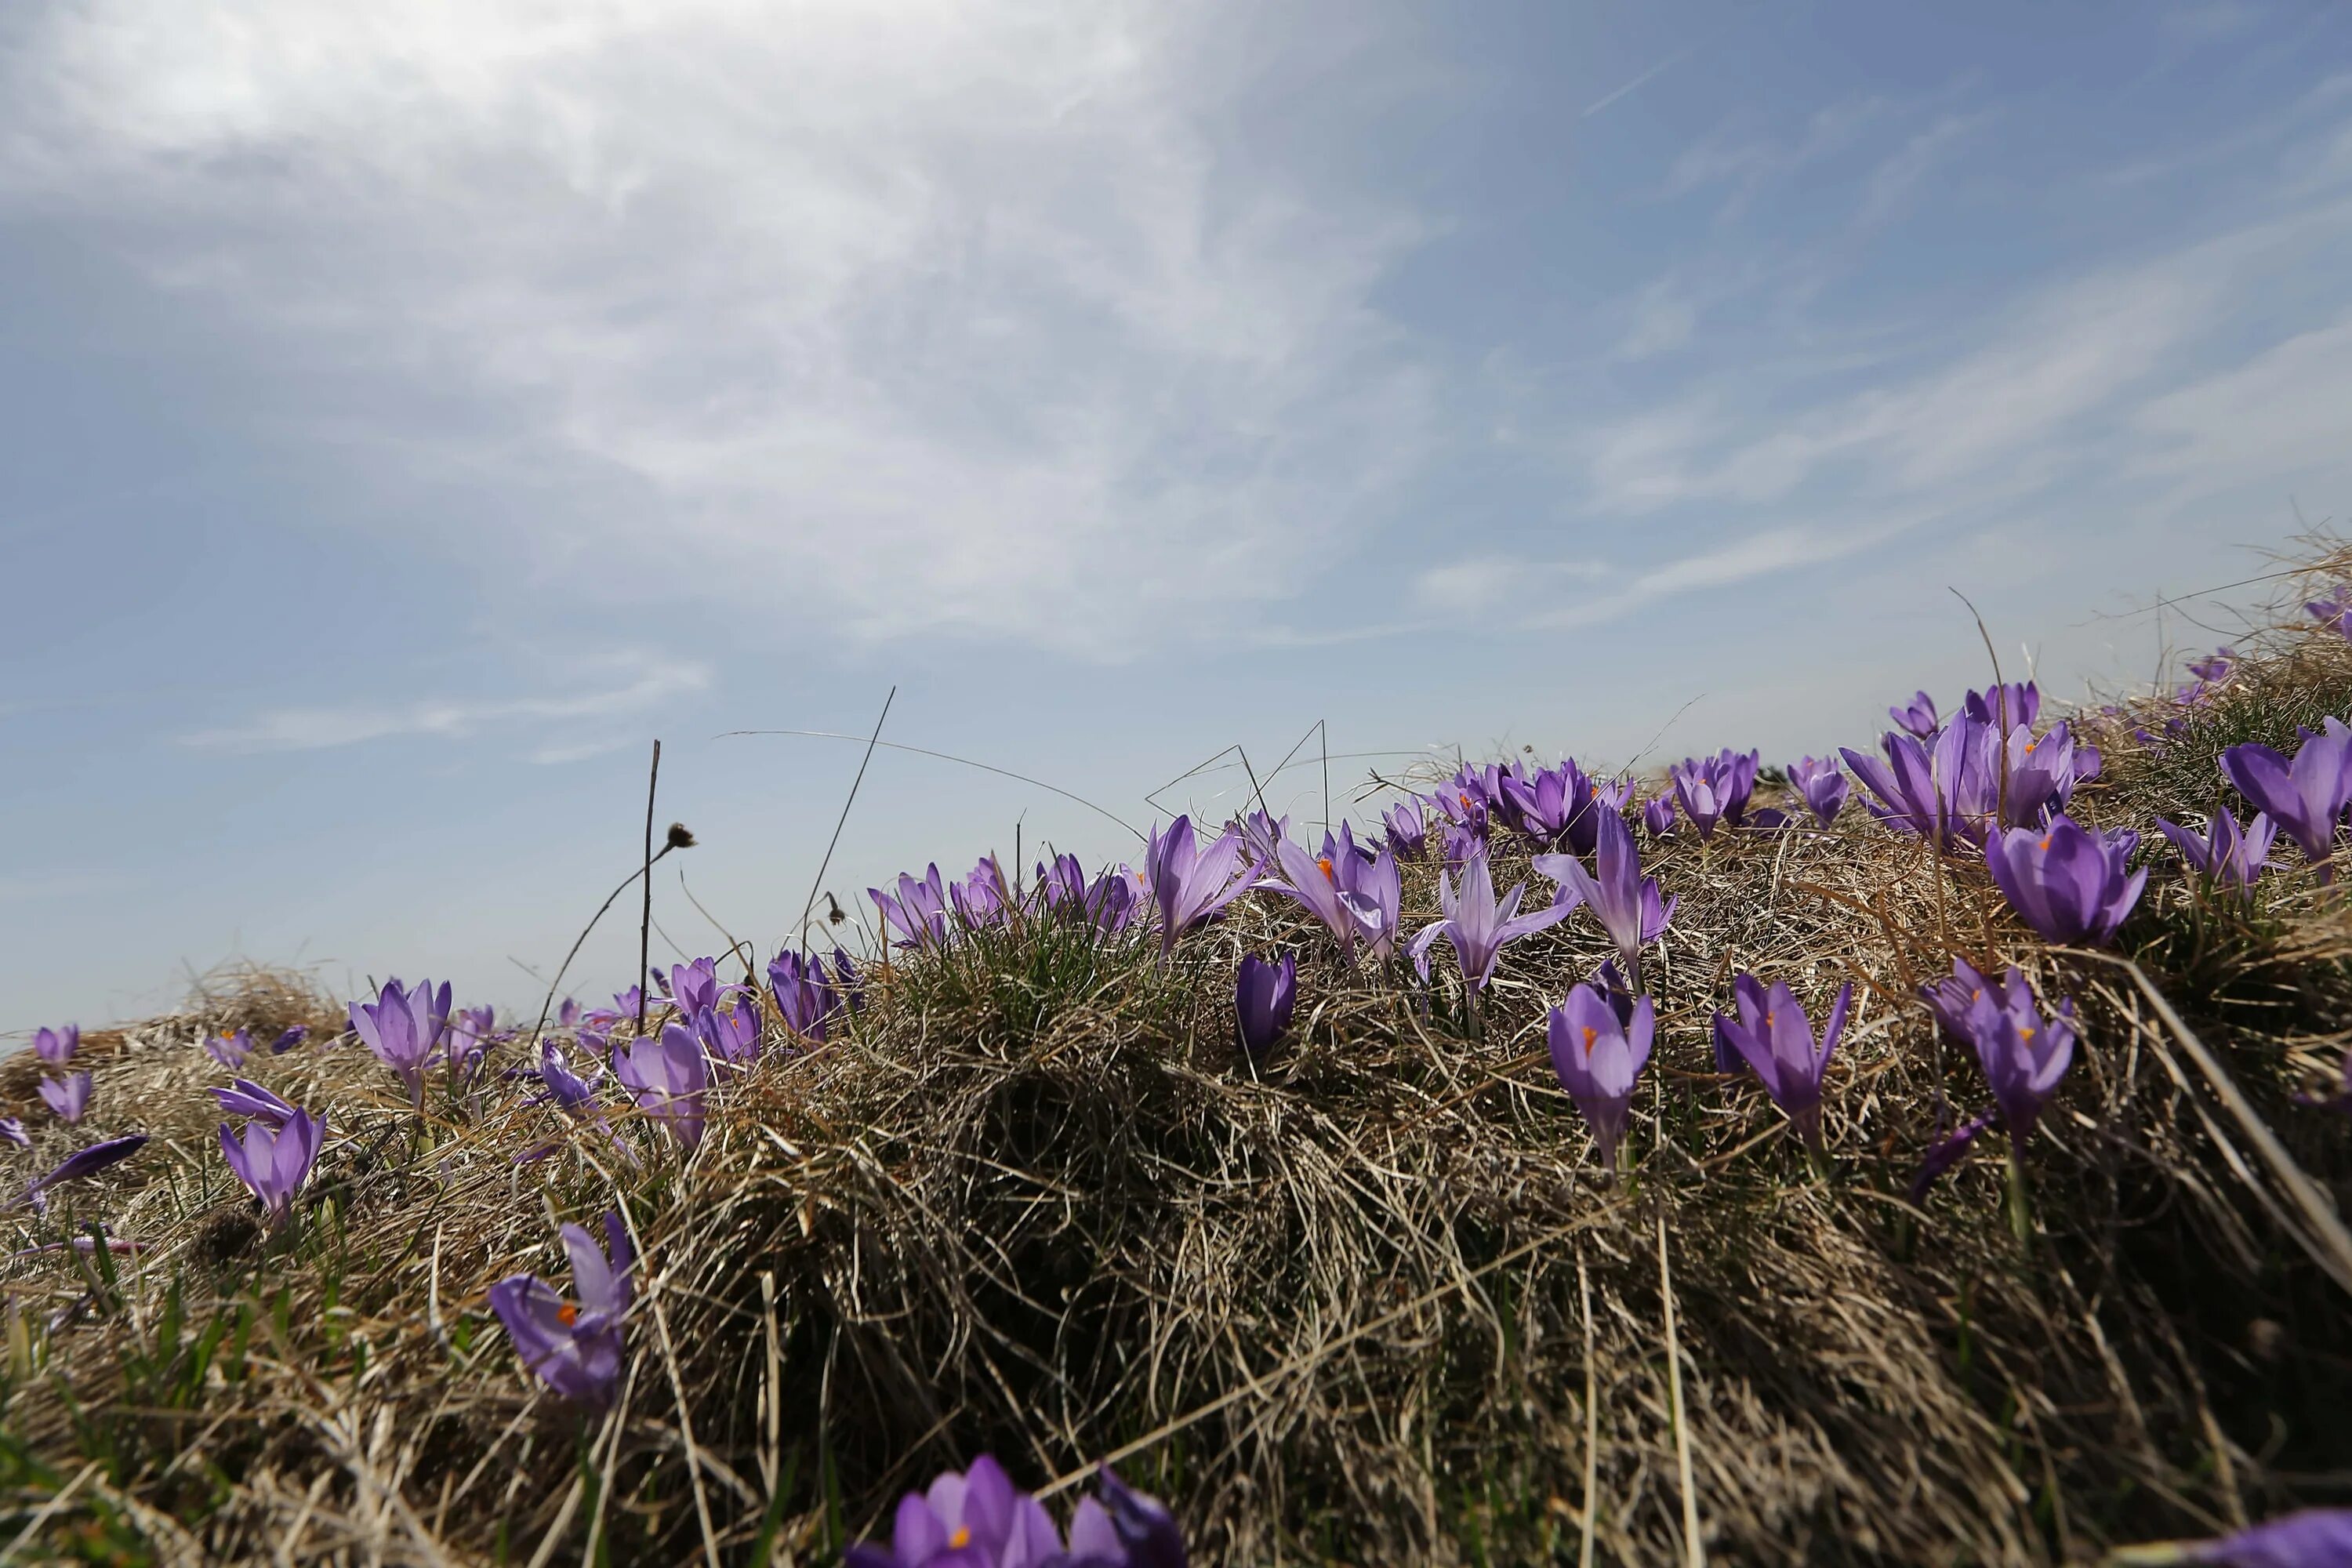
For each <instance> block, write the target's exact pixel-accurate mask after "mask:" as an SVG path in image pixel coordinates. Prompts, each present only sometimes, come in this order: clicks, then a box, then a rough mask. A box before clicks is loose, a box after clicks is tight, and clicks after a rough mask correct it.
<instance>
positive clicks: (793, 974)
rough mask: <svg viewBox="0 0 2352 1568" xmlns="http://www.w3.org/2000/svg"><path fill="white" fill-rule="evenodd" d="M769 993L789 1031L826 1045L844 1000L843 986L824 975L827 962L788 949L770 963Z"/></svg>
mask: <svg viewBox="0 0 2352 1568" xmlns="http://www.w3.org/2000/svg"><path fill="white" fill-rule="evenodd" d="M768 991H769V994H771V995H772V996H774V997H775V999H776V1012H777V1013H778V1015H779V1016H782V1019H783V1020H784V1026H785V1027H786V1028H788V1029H790V1030H792V1032H793V1034H795V1035H798V1036H799V1037H801V1038H803V1039H804V1040H809V1041H813V1042H815V1043H817V1044H820V1045H821V1044H823V1043H824V1037H825V1034H826V1032H827V1031H828V1030H829V1029H830V1028H831V1027H832V1025H833V1016H834V1014H835V1013H836V1012H837V1011H839V1010H840V1007H841V997H842V990H841V987H840V986H839V985H837V984H836V983H835V979H834V978H833V977H832V976H829V975H827V974H826V973H825V972H824V960H823V959H821V958H812V957H810V956H809V955H807V954H806V953H801V952H793V950H792V949H790V948H786V949H784V951H782V952H779V953H778V954H776V956H775V957H774V958H772V959H771V960H770V961H769V963H768Z"/></svg>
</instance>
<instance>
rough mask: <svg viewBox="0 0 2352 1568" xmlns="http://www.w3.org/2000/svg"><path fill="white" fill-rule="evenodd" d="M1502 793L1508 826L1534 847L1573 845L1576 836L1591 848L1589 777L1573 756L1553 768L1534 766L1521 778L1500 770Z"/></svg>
mask: <svg viewBox="0 0 2352 1568" xmlns="http://www.w3.org/2000/svg"><path fill="white" fill-rule="evenodd" d="M1499 783H1500V788H1501V790H1502V794H1503V797H1504V798H1505V799H1506V800H1507V801H1509V802H1510V803H1511V815H1512V816H1513V817H1514V819H1515V820H1514V821H1513V823H1512V826H1514V827H1516V828H1517V829H1518V830H1519V831H1520V832H1521V833H1524V834H1525V835H1527V837H1528V838H1529V839H1530V840H1532V841H1533V842H1534V844H1535V847H1537V848H1538V849H1557V848H1559V847H1561V846H1562V845H1563V844H1567V845H1569V846H1570V847H1574V845H1575V841H1576V840H1577V839H1579V838H1582V839H1583V840H1585V847H1586V848H1587V849H1588V850H1589V849H1590V848H1591V837H1592V832H1593V825H1592V824H1591V822H1590V821H1588V820H1586V819H1587V818H1589V817H1590V816H1591V815H1592V812H1593V809H1594V807H1593V804H1592V780H1591V778H1589V777H1587V776H1586V774H1585V772H1584V770H1583V769H1582V768H1580V767H1578V766H1577V765H1576V762H1575V760H1574V759H1573V758H1568V757H1563V758H1561V759H1560V764H1559V766H1558V767H1556V768H1538V769H1537V770H1536V772H1535V773H1531V774H1529V775H1528V776H1527V777H1525V778H1521V777H1519V776H1517V774H1504V775H1502V777H1501V779H1500V781H1499Z"/></svg>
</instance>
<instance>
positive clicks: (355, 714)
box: [182, 655, 710, 763]
mask: <svg viewBox="0 0 2352 1568" xmlns="http://www.w3.org/2000/svg"><path fill="white" fill-rule="evenodd" d="M595 662H597V663H600V664H604V665H605V666H607V667H610V668H614V672H615V673H618V674H624V675H626V676H627V677H628V679H624V680H621V681H620V682H619V683H617V684H614V683H611V682H610V681H608V682H607V683H605V684H603V685H598V686H593V687H590V688H587V689H582V690H575V691H569V692H562V693H555V694H549V695H541V696H534V697H506V698H421V699H418V700H415V701H411V702H401V703H390V704H379V703H355V704H351V705H347V706H342V707H332V708H326V707H313V708H280V709H275V710H270V711H268V712H266V713H263V714H260V715H259V716H257V718H255V719H253V720H251V721H247V722H246V723H243V724H236V725H231V726H228V727H226V728H223V729H217V730H205V731H198V732H196V733H194V734H191V735H186V736H183V737H182V744H184V745H189V746H194V747H199V748H203V749H205V750H214V751H231V752H307V751H319V750H322V749H325V748H328V747H331V746H352V745H359V744H362V743H363V742H369V741H380V740H385V739H388V738H390V737H393V736H396V735H424V736H430V737H434V738H436V739H441V740H459V739H463V738H465V737H467V736H469V735H473V734H476V733H478V732H479V731H483V730H485V729H492V728H495V729H498V730H500V731H508V730H512V729H515V728H518V727H523V726H541V727H558V728H563V729H566V730H577V729H578V728H579V727H580V726H581V725H583V723H586V724H591V725H592V727H593V721H597V720H604V719H616V718H620V717H623V716H625V715H627V714H633V713H641V712H645V711H646V710H651V709H653V708H656V707H658V706H660V705H661V704H663V703H666V702H670V701H673V700H677V699H679V698H682V697H688V696H691V695H693V694H694V693H696V692H698V691H701V690H703V689H706V688H707V687H709V684H710V672H709V670H708V669H707V668H704V667H703V666H701V665H699V664H694V663H690V662H687V661H684V660H677V659H667V658H654V657H642V656H631V655H618V656H612V657H610V658H601V659H599V660H597V661H595ZM620 743H621V742H620V741H616V740H614V739H613V738H612V737H610V736H609V735H606V734H604V733H602V732H601V731H600V732H599V733H597V734H595V735H593V736H592V737H587V738H581V739H574V740H568V741H560V742H550V743H549V744H547V745H545V746H543V747H541V748H540V749H539V750H538V751H536V752H533V753H532V759H531V760H533V761H534V762H547V763H555V762H572V761H577V760H579V759H581V758H583V757H590V756H595V755H597V754H599V753H601V752H605V751H609V750H611V749H612V747H613V746H614V745H617V744H620Z"/></svg>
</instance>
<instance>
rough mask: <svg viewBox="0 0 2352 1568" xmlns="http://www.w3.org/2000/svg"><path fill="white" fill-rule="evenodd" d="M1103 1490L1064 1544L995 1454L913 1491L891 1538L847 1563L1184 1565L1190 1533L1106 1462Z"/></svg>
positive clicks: (859, 1549) (925, 1567)
mask: <svg viewBox="0 0 2352 1568" xmlns="http://www.w3.org/2000/svg"><path fill="white" fill-rule="evenodd" d="M1097 1489H1098V1493H1099V1495H1098V1497H1091V1498H1086V1499H1083V1500H1080V1502H1079V1503H1078V1506H1077V1508H1076V1510H1075V1511H1074V1512H1073V1514H1072V1515H1071V1518H1070V1533H1069V1538H1068V1540H1067V1542H1065V1541H1064V1539H1063V1536H1062V1532H1061V1531H1060V1530H1058V1529H1057V1528H1055V1524H1054V1521H1053V1516H1052V1515H1050V1514H1048V1513H1047V1512H1046V1511H1045V1505H1044V1504H1043V1503H1041V1502H1039V1501H1038V1500H1036V1499H1035V1498H1034V1497H1031V1496H1029V1495H1028V1494H1027V1493H1025V1492H1024V1491H1022V1490H1020V1489H1018V1488H1016V1487H1014V1486H1013V1481H1012V1479H1011V1478H1010V1477H1008V1476H1007V1475H1006V1474H1005V1473H1004V1467H1003V1466H1002V1465H1000V1464H998V1463H997V1462H996V1460H995V1459H994V1458H991V1457H990V1456H988V1455H985V1454H983V1455H982V1456H981V1457H980V1458H977V1459H974V1460H973V1461H972V1462H971V1468H970V1469H968V1470H963V1471H961V1472H959V1471H955V1470H949V1471H947V1472H945V1473H944V1474H942V1475H940V1477H939V1479H936V1480H934V1481H932V1482H931V1484H930V1486H929V1488H928V1489H925V1490H922V1491H919V1492H908V1494H907V1495H906V1496H905V1497H904V1498H902V1499H900V1500H899V1502H898V1511H897V1512H896V1513H895V1514H893V1515H892V1516H891V1521H890V1544H889V1545H887V1546H879V1545H876V1544H873V1543H871V1542H859V1543H858V1544H856V1545H854V1546H852V1547H850V1548H849V1550H848V1552H846V1553H845V1555H844V1557H843V1559H842V1563H843V1568H1184V1565H1185V1552H1184V1533H1183V1531H1182V1530H1181V1529H1180V1528H1179V1527H1178V1525H1177V1523H1176V1521H1175V1518H1174V1516H1173V1515H1171V1513H1170V1512H1169V1511H1168V1510H1167V1509H1166V1508H1165V1507H1163V1506H1161V1505H1160V1503H1159V1502H1158V1501H1156V1500H1153V1499H1151V1498H1149V1497H1146V1496H1144V1495H1143V1494H1142V1493H1141V1492H1139V1491H1136V1490H1135V1489H1132V1488H1131V1487H1129V1486H1128V1485H1127V1484H1126V1483H1125V1482H1123V1481H1121V1480H1120V1479H1118V1476H1116V1475H1114V1474H1113V1473H1112V1472H1111V1470H1110V1468H1109V1467H1108V1466H1105V1467H1103V1468H1102V1469H1101V1470H1100V1471H1099V1472H1098V1474H1097Z"/></svg>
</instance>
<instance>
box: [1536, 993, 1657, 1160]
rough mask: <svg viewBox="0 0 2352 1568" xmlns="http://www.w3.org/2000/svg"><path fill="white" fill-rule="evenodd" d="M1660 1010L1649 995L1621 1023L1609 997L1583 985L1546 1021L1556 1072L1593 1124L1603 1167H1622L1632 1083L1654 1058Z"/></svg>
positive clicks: (1595, 1140)
mask: <svg viewBox="0 0 2352 1568" xmlns="http://www.w3.org/2000/svg"><path fill="white" fill-rule="evenodd" d="M1656 1028H1657V1009H1656V1007H1655V1006H1654V1005H1653V1004H1652V1002H1651V1001H1650V999H1649V998H1648V997H1647V996H1643V997H1640V998H1638V999H1637V1000H1635V1002H1634V1004H1633V1016H1632V1018H1631V1019H1629V1020H1626V1021H1623V1022H1620V1021H1619V1019H1618V1016H1617V1011H1616V1009H1615V1008H1614V1007H1612V1006H1611V1005H1610V1004H1609V999H1608V998H1607V997H1605V996H1603V995H1602V994H1601V993H1600V992H1598V991H1596V990H1594V989H1593V988H1592V987H1591V986H1590V985H1579V986H1577V987H1576V988H1575V989H1574V990H1572V991H1570V993H1569V994H1568V1000H1567V1001H1566V1002H1564V1003H1563V1004H1561V1005H1559V1006H1557V1007H1554V1008H1553V1009H1552V1010H1551V1012H1550V1013H1549V1015H1548V1016H1547V1017H1546V1019H1545V1033H1546V1037H1547V1039H1548V1042H1549V1045H1550V1047H1551V1066H1552V1071H1554V1072H1555V1073H1558V1074H1559V1084H1560V1087H1561V1088H1562V1089H1566V1090H1568V1092H1569V1096H1570V1099H1572V1100H1575V1101H1576V1108H1577V1109H1578V1110H1581V1111H1582V1112H1584V1120H1585V1121H1588V1122H1590V1123H1591V1127H1592V1137H1593V1141H1594V1142H1596V1143H1597V1144H1599V1145H1600V1150H1601V1165H1602V1166H1603V1167H1604V1168H1605V1169H1608V1170H1612V1171H1613V1170H1615V1169H1616V1168H1617V1150H1618V1147H1619V1145H1621V1144H1622V1143H1623V1142H1624V1141H1625V1127H1626V1122H1627V1120H1628V1118H1629V1116H1630V1115H1631V1113H1632V1110H1633V1083H1634V1080H1635V1079H1639V1078H1640V1077H1641V1076H1642V1068H1643V1065H1644V1064H1645V1063H1647V1062H1648V1061H1649V1059H1650V1040H1651V1037H1652V1036H1653V1035H1654V1033H1655V1032H1656Z"/></svg>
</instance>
